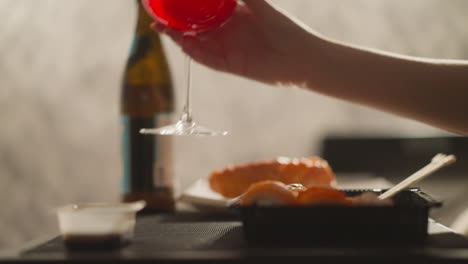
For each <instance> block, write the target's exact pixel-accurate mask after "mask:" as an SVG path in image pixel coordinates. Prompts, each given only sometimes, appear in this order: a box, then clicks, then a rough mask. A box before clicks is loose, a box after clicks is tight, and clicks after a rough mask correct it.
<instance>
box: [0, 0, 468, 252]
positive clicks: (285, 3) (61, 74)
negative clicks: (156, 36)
mask: <svg viewBox="0 0 468 264" xmlns="http://www.w3.org/2000/svg"><path fill="white" fill-rule="evenodd" d="M274 2H275V3H277V4H278V5H279V6H281V7H283V8H285V9H287V10H288V11H289V12H290V13H292V14H294V15H296V16H298V17H299V18H300V19H302V20H303V21H304V22H306V23H307V24H309V25H310V26H312V27H313V28H315V29H317V30H319V31H320V32H322V33H324V34H326V35H328V36H330V37H333V38H336V39H339V40H344V41H349V42H352V43H355V44H359V45H366V46H371V47H376V48H381V49H385V50H389V51H394V52H400V53H404V54H409V55H417V56H427V57H436V58H459V59H463V58H464V59H468V28H467V25H468V15H467V14H468V1H465V0H450V1H447V0H411V1H407V0H354V1H349V0H293V1H291V0H276V1H274ZM133 4H134V1H132V0H99V1H96V0H75V1H71V0H68V1H67V0H40V1H37V0H0V120H1V123H2V124H1V126H0V208H1V210H0V234H1V235H0V248H2V247H10V246H15V245H18V244H20V243H23V242H24V241H27V240H29V239H32V238H37V237H40V236H42V235H47V234H50V233H53V232H55V231H56V222H55V216H54V214H53V208H54V207H56V206H58V205H62V204H65V203H69V202H86V201H114V200H117V199H118V190H119V181H120V177H121V164H120V153H119V146H120V142H119V134H120V129H121V128H120V125H119V115H118V96H119V83H120V76H121V72H122V68H123V66H124V63H125V59H126V57H127V54H128V50H129V45H130V41H131V37H132V30H133V27H134V19H135V14H134V13H135V12H134V6H133ZM272 30H274V29H272ZM164 42H165V45H166V47H167V51H168V56H169V59H170V63H171V68H172V71H173V77H174V80H175V83H176V88H177V93H178V105H179V109H180V104H181V101H182V98H183V88H184V87H182V85H183V56H182V54H181V52H180V51H179V49H178V48H177V47H175V46H173V44H172V43H171V42H170V41H169V40H167V39H164ZM311 52H313V51H311ZM193 99H194V113H195V115H196V118H197V119H199V121H200V122H202V123H204V124H207V125H209V126H212V127H219V128H224V129H228V130H230V131H231V133H232V135H231V136H230V137H226V138H208V139H206V138H204V139H194V138H178V139H176V152H175V172H176V174H177V177H178V178H179V180H180V183H181V187H186V186H187V185H189V184H190V183H191V182H193V181H194V180H195V179H197V178H199V177H203V176H206V175H207V174H208V173H209V172H210V171H211V170H212V169H214V168H218V167H221V166H224V165H225V164H227V163H233V162H238V161H245V160H250V159H259V158H265V157H274V156H278V155H290V156H302V155H309V154H314V153H316V151H317V146H318V143H319V140H320V137H321V136H323V135H324V134H326V133H370V132H372V133H382V134H392V135H410V136H430V135H440V134H442V133H444V132H442V131H439V130H436V129H433V128H430V127H427V126H425V125H422V124H419V123H416V122H412V121H408V120H404V119H400V118H397V117H393V116H390V115H387V114H384V113H380V112H375V111H372V110H369V109H366V108H363V107H359V106H354V105H351V104H348V103H345V102H341V101H337V100H334V99H330V98H326V97H323V96H320V95H316V94H312V93H307V92H305V91H301V90H298V89H295V88H287V87H286V88H285V87H274V88H272V87H267V86H265V85H262V84H258V83H254V82H251V81H248V80H244V79H240V78H237V77H235V76H231V75H226V74H220V73H217V72H214V71H212V70H209V69H206V68H204V67H202V66H200V65H197V66H196V68H195V90H194V96H193Z"/></svg>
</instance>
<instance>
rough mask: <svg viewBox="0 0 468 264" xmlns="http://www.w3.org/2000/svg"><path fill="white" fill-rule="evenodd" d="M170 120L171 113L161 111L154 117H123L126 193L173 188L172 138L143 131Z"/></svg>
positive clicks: (124, 188) (124, 182)
mask: <svg viewBox="0 0 468 264" xmlns="http://www.w3.org/2000/svg"><path fill="white" fill-rule="evenodd" d="M170 123H171V114H168V113H158V114H157V115H155V116H154V117H153V118H133V117H129V116H127V115H123V116H122V128H123V131H122V158H123V179H122V186H121V189H122V192H123V193H129V192H155V191H158V189H167V188H171V187H172V184H173V179H172V178H173V171H172V137H170V136H159V135H142V134H140V129H142V128H154V127H161V126H166V125H168V124H170Z"/></svg>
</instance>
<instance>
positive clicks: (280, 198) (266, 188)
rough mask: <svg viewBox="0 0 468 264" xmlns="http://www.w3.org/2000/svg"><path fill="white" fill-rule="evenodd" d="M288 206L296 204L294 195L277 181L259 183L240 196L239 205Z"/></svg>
mask: <svg viewBox="0 0 468 264" xmlns="http://www.w3.org/2000/svg"><path fill="white" fill-rule="evenodd" d="M253 204H258V205H267V206H289V205H295V204H296V194H295V193H294V192H293V191H292V190H291V189H290V188H289V187H288V186H287V185H286V184H284V183H282V182H279V181H261V182H258V183H255V184H253V185H252V186H250V187H249V189H248V190H247V192H246V193H245V194H244V195H242V197H241V199H240V205H242V206H247V205H253Z"/></svg>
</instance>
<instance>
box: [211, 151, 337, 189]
mask: <svg viewBox="0 0 468 264" xmlns="http://www.w3.org/2000/svg"><path fill="white" fill-rule="evenodd" d="M265 180H273V181H280V182H283V183H285V184H293V183H298V184H302V185H304V186H305V187H306V188H307V187H311V186H326V187H334V186H335V185H336V181H335V175H334V173H333V171H332V170H331V168H330V166H329V165H328V163H327V162H326V161H325V160H323V159H321V158H318V157H309V158H295V159H290V158H278V159H276V160H267V161H259V162H251V163H246V164H242V165H237V166H232V167H229V168H225V169H223V170H219V171H214V172H213V173H212V174H211V175H210V177H209V184H210V187H211V189H212V190H213V191H215V192H218V193H220V194H221V195H223V196H224V197H227V198H235V197H238V196H240V195H242V194H243V193H244V192H246V191H247V189H248V188H249V187H250V185H252V184H254V183H257V182H260V181H265Z"/></svg>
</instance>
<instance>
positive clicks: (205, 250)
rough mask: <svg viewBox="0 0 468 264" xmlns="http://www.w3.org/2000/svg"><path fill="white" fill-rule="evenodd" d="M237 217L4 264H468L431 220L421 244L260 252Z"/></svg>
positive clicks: (58, 244)
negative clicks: (104, 247) (107, 247)
mask: <svg viewBox="0 0 468 264" xmlns="http://www.w3.org/2000/svg"><path fill="white" fill-rule="evenodd" d="M242 232H243V231H242V223H241V222H240V221H239V219H238V216H236V215H226V214H219V213H216V214H212V213H211V214H207V213H203V214H202V213H178V214H165V215H152V216H140V217H139V218H138V221H137V226H136V230H135V238H134V240H133V242H132V243H131V244H130V245H128V246H126V247H123V248H121V249H118V250H113V251H79V252H76V251H67V250H66V249H65V248H64V246H63V244H62V241H61V239H60V238H59V237H56V238H53V239H51V240H48V241H46V242H41V243H35V244H33V245H32V246H29V247H28V248H25V249H22V250H20V251H18V252H8V253H7V254H4V255H3V256H0V263H1V264H4V263H15V264H19V263H34V264H35V263H84V262H86V263H257V264H258V263H287V262H291V263H468V239H467V238H465V237H463V236H460V235H458V234H455V233H453V232H452V231H451V230H450V229H448V228H446V227H444V226H443V225H441V224H438V223H436V222H434V221H432V220H430V224H429V233H430V235H429V237H428V239H427V241H425V242H423V243H419V244H413V245H410V244H379V243H372V244H354V245H353V244H346V245H339V244H336V245H332V244H328V245H326V246H324V245H313V246H312V245H309V246H271V245H269V246H267V245H265V246H260V245H252V244H249V243H247V242H246V241H245V239H244V237H243V233H242Z"/></svg>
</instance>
